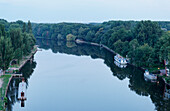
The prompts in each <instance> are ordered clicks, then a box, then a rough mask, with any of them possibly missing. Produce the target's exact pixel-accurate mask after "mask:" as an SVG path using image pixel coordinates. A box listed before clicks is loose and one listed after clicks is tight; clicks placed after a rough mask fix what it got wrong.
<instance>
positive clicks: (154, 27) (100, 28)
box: [33, 20, 170, 82]
mask: <svg viewBox="0 0 170 111" xmlns="http://www.w3.org/2000/svg"><path fill="white" fill-rule="evenodd" d="M33 34H34V36H35V37H36V38H44V39H54V40H65V41H74V40H76V39H80V40H83V41H86V42H91V43H97V44H103V45H104V46H106V47H108V48H109V49H111V50H113V51H114V52H116V53H118V54H120V55H122V56H123V57H126V58H128V59H129V60H130V63H131V64H133V65H135V66H137V67H143V68H144V69H148V70H149V72H152V73H153V74H158V71H159V70H160V69H165V67H167V68H168V69H170V65H169V64H168V65H165V62H164V61H167V63H168V62H169V61H170V42H169V41H170V21H166V22H165V21H150V20H145V21H108V22H103V23H89V24H82V23H58V24H46V23H40V24H37V23H34V24H33ZM94 45H95V44H94ZM166 80H167V81H169V79H166ZM169 82H170V81H169Z"/></svg>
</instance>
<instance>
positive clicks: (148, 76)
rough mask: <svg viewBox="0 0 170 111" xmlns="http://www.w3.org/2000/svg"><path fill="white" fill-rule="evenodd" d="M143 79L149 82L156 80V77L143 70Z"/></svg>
mask: <svg viewBox="0 0 170 111" xmlns="http://www.w3.org/2000/svg"><path fill="white" fill-rule="evenodd" d="M144 77H145V78H147V79H149V80H157V76H156V75H154V74H150V73H149V71H148V70H145V73H144Z"/></svg>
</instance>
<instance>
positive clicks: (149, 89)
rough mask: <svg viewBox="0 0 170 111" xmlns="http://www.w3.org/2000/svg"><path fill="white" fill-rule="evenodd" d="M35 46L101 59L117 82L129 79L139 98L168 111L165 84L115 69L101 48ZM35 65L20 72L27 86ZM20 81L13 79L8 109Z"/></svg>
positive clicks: (46, 43)
mask: <svg viewBox="0 0 170 111" xmlns="http://www.w3.org/2000/svg"><path fill="white" fill-rule="evenodd" d="M37 44H38V45H39V47H40V48H42V49H51V50H52V51H53V53H58V52H59V53H65V54H68V55H69V54H71V55H77V56H81V55H86V56H91V58H92V59H97V58H101V59H103V60H104V64H106V65H107V66H108V67H109V68H110V70H111V71H112V72H113V76H116V77H117V78H118V79H119V80H124V79H125V78H128V79H129V85H128V86H129V88H130V89H131V91H134V92H135V93H136V94H138V95H140V96H150V99H151V100H152V102H153V104H154V105H155V109H156V110H158V111H170V107H169V106H170V99H167V100H165V99H164V97H163V96H164V86H165V84H164V83H163V82H161V81H160V83H159V84H157V83H150V82H147V81H145V80H144V76H143V73H144V71H142V70H140V69H139V68H136V67H134V66H130V65H127V66H126V67H125V68H121V67H117V66H116V65H115V64H114V60H113V57H114V55H113V54H112V53H110V52H108V51H106V50H105V49H103V48H100V47H96V46H89V45H76V44H75V43H66V42H64V41H55V40H44V39H39V40H37ZM35 66H36V63H35V62H33V63H32V64H30V63H27V65H26V66H25V67H24V68H23V69H22V70H21V72H22V73H23V75H24V77H25V79H26V82H27V84H28V81H27V80H28V78H29V77H30V76H31V74H32V72H33V69H34V68H35ZM20 81H21V80H19V79H13V80H12V82H11V85H10V88H9V91H8V97H9V104H8V109H9V110H10V109H11V108H12V105H13V104H14V103H15V102H17V93H18V91H17V89H18V88H17V87H18V84H19V82H20Z"/></svg>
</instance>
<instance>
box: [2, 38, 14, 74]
mask: <svg viewBox="0 0 170 111" xmlns="http://www.w3.org/2000/svg"><path fill="white" fill-rule="evenodd" d="M12 59H13V48H12V44H11V40H10V38H9V37H4V36H1V37H0V68H1V69H2V70H3V74H5V70H6V69H8V67H9V63H10V61H11V60H12Z"/></svg>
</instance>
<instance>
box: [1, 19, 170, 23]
mask: <svg viewBox="0 0 170 111" xmlns="http://www.w3.org/2000/svg"><path fill="white" fill-rule="evenodd" d="M0 19H4V20H7V21H8V22H16V21H18V20H21V21H23V22H28V21H29V19H28V20H22V19H16V20H9V19H5V18H0ZM142 20H143V21H146V20H150V19H141V20H132V19H126V20H125V19H110V20H103V21H89V22H85V21H84V22H83V21H59V22H37V21H33V20H30V21H31V23H44V24H48V23H49V24H58V23H82V24H90V23H103V22H109V21H142ZM150 21H155V22H159V21H162V22H170V20H150Z"/></svg>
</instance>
